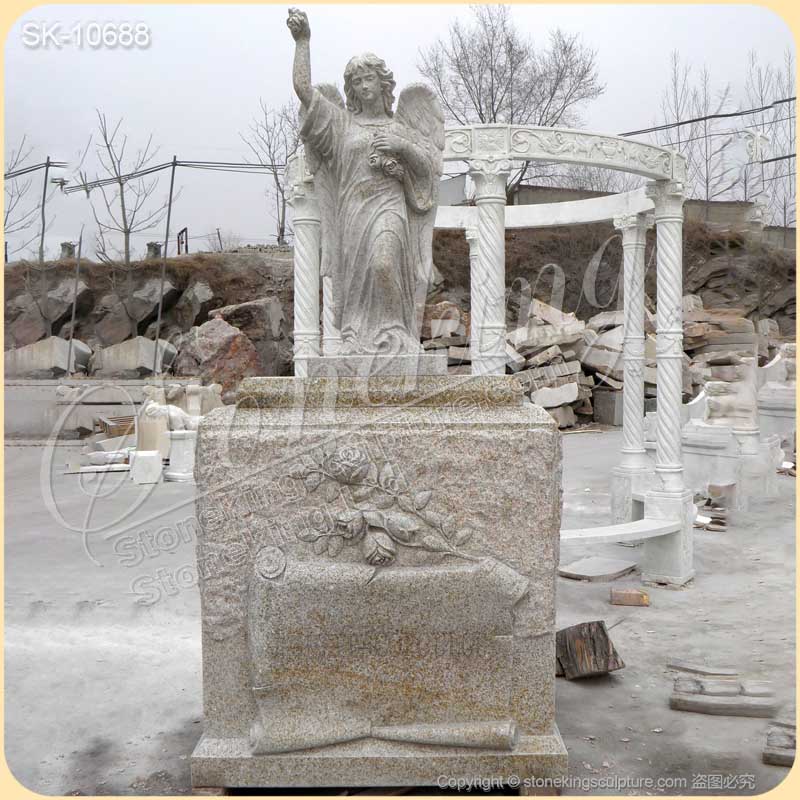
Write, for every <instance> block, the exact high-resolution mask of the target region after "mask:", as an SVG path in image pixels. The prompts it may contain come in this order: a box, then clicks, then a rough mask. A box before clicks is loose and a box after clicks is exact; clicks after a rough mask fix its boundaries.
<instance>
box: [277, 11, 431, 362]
mask: <svg viewBox="0 0 800 800" xmlns="http://www.w3.org/2000/svg"><path fill="white" fill-rule="evenodd" d="M287 25H288V27H289V30H290V31H291V33H292V36H293V37H294V40H295V55H294V73H293V83H294V90H295V92H296V93H297V96H298V97H299V98H300V102H301V112H300V113H301V120H302V124H301V129H300V136H301V138H302V140H303V142H304V144H305V148H306V161H307V164H308V165H309V166H308V168H309V171H310V172H311V173H312V174H313V175H314V184H315V186H316V187H317V193H318V196H319V201H320V203H319V204H320V217H321V227H322V264H321V271H322V274H323V275H327V276H330V277H331V283H332V287H333V306H334V308H333V314H334V324H335V326H336V327H337V328H338V330H339V332H340V334H341V337H342V346H341V349H340V354H341V355H362V354H363V355H375V354H387V355H389V354H392V355H393V354H407V353H414V354H416V353H419V352H420V350H421V348H420V341H419V328H420V324H421V319H420V318H419V315H420V313H421V310H422V308H423V306H424V302H425V295H426V293H427V290H428V282H429V280H430V276H431V274H432V269H433V260H432V252H431V240H432V236H433V223H434V216H435V214H436V204H437V199H438V191H439V178H440V176H441V173H442V150H443V149H444V116H443V114H442V110H441V107H440V105H439V102H438V100H437V99H436V96H435V95H434V93H433V91H432V90H431V89H429V88H428V87H426V86H424V85H421V84H412V85H410V86H408V87H406V88H405V89H404V90H403V91H402V92H401V93H400V98H399V100H398V103H397V113H394V112H393V110H392V104H393V103H394V93H393V92H394V88H395V80H394V76H393V74H392V72H391V70H390V69H389V68H388V67H387V66H386V63H385V62H384V61H383V60H382V59H380V58H378V57H377V56H376V55H373V54H372V53H365V54H364V55H361V56H355V57H354V58H351V59H350V61H349V62H348V64H347V66H346V67H345V71H344V94H345V101H343V100H342V97H341V95H340V94H339V91H338V89H336V87H334V86H332V85H330V84H327V85H320V86H317V87H314V86H312V84H311V59H310V48H309V40H310V38H311V30H310V28H309V24H308V18H307V17H306V14H305V13H304V12H302V11H299V10H298V9H296V8H290V9H289V19H288V20H287Z"/></svg>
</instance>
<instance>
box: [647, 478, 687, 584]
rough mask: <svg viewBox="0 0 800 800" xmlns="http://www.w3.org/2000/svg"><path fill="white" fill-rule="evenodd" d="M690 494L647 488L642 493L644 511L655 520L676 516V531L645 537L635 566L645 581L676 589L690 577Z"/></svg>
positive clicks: (674, 517)
mask: <svg viewBox="0 0 800 800" xmlns="http://www.w3.org/2000/svg"><path fill="white" fill-rule="evenodd" d="M693 498H694V495H693V494H692V493H691V492H690V491H688V490H684V491H683V492H681V493H679V494H675V493H667V492H659V491H651V492H648V493H647V494H646V495H645V499H644V513H645V516H646V517H654V518H656V519H679V520H680V521H681V528H680V530H679V531H678V532H677V533H673V534H669V535H668V536H659V537H658V538H654V539H646V540H645V542H644V545H643V547H642V558H641V561H640V562H639V568H640V569H641V573H642V580H643V581H644V582H645V583H653V584H658V585H660V586H668V587H671V588H678V587H681V586H685V585H686V584H687V583H688V582H689V581H690V580H692V578H694V527H693V526H694V518H695V515H696V513H697V509H696V508H695V505H694V502H693Z"/></svg>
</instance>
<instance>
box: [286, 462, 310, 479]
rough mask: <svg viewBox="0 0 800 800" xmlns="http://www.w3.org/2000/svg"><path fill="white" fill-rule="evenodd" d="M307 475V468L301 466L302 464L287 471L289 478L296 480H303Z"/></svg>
mask: <svg viewBox="0 0 800 800" xmlns="http://www.w3.org/2000/svg"><path fill="white" fill-rule="evenodd" d="M307 473H308V467H305V466H303V465H302V464H298V465H297V466H296V467H293V468H292V469H291V470H290V471H289V477H290V478H295V479H296V480H303V478H305V476H306V475H307Z"/></svg>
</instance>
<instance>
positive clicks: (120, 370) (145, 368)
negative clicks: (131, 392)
mask: <svg viewBox="0 0 800 800" xmlns="http://www.w3.org/2000/svg"><path fill="white" fill-rule="evenodd" d="M176 352H177V351H176V349H175V346H174V345H172V344H171V343H170V342H167V341H163V340H159V342H158V356H157V357H156V343H155V342H154V341H152V340H151V339H146V338H145V337H144V336H137V337H136V338H135V339H128V340H127V341H125V342H120V343H119V344H113V345H111V347H101V348H99V349H98V350H97V352H96V353H95V354H94V359H93V362H92V373H93V374H94V375H96V376H97V377H102V378H114V377H121V378H122V377H142V376H144V375H152V374H153V363H154V360H155V368H156V374H160V373H162V372H165V371H166V370H168V369H169V367H170V365H171V364H172V362H173V361H174V359H175V355H176Z"/></svg>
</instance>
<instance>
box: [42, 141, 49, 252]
mask: <svg viewBox="0 0 800 800" xmlns="http://www.w3.org/2000/svg"><path fill="white" fill-rule="evenodd" d="M49 175H50V156H47V161H45V162H44V183H43V184H42V232H41V234H40V235H39V263H40V264H44V204H45V203H46V202H47V179H48V177H49Z"/></svg>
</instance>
